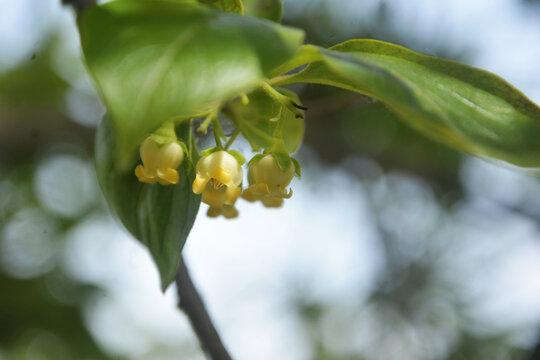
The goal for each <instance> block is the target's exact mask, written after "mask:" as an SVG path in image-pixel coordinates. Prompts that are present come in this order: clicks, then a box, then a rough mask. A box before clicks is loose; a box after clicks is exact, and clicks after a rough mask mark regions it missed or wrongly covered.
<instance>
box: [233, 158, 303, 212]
mask: <svg viewBox="0 0 540 360" xmlns="http://www.w3.org/2000/svg"><path fill="white" fill-rule="evenodd" d="M294 173H295V165H294V163H291V165H290V166H289V168H288V169H287V170H286V171H283V170H281V169H280V168H279V166H278V164H277V162H276V159H274V157H273V156H272V155H266V156H264V157H262V158H261V159H259V160H257V161H256V162H255V163H254V164H251V165H250V167H249V171H248V180H249V185H250V186H249V188H247V189H246V190H244V193H243V194H242V198H244V199H246V200H248V201H257V200H261V201H262V203H263V205H264V206H266V207H280V206H281V205H283V199H284V198H285V199H289V198H290V197H291V196H292V190H290V189H289V191H287V189H286V188H287V186H288V185H289V184H290V183H291V181H292V179H293V177H294Z"/></svg>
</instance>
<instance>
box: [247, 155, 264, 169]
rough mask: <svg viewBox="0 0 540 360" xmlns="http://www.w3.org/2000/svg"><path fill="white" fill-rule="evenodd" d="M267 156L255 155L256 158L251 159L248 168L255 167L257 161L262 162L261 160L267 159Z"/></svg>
mask: <svg viewBox="0 0 540 360" xmlns="http://www.w3.org/2000/svg"><path fill="white" fill-rule="evenodd" d="M265 156H266V154H257V155H255V156H253V157H252V158H251V160H249V162H248V166H252V165H255V163H256V162H257V161H259V160H261V159H262V158H263V157H265Z"/></svg>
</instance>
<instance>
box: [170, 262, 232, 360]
mask: <svg viewBox="0 0 540 360" xmlns="http://www.w3.org/2000/svg"><path fill="white" fill-rule="evenodd" d="M175 280H176V287H177V291H178V297H179V301H178V307H179V308H180V309H181V310H182V311H183V312H184V313H185V314H186V315H187V317H188V318H189V321H190V323H191V326H192V327H193V330H195V333H196V334H197V337H198V338H199V342H200V343H201V347H202V348H203V350H204V352H205V353H206V354H207V355H208V356H209V357H210V359H212V360H232V358H231V356H230V355H229V353H228V352H227V349H225V346H223V343H222V342H221V339H220V337H219V334H218V333H217V331H216V328H215V327H214V324H213V323H212V320H211V319H210V316H209V315H208V312H207V311H206V308H205V306H204V303H203V301H202V299H201V296H200V295H199V293H198V292H197V289H196V288H195V286H194V285H193V281H192V280H191V277H190V275H189V271H188V269H187V267H186V264H185V262H184V259H183V258H182V259H181V260H180V264H179V265H178V270H177V272H176V279H175Z"/></svg>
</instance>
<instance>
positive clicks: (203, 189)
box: [193, 148, 244, 219]
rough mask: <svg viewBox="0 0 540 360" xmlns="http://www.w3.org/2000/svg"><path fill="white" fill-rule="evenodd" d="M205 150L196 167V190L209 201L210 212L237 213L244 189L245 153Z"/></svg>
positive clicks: (215, 215)
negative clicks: (235, 204)
mask: <svg viewBox="0 0 540 360" xmlns="http://www.w3.org/2000/svg"><path fill="white" fill-rule="evenodd" d="M202 154H203V156H202V157H201V158H200V159H199V161H198V162H197V165H196V167H195V171H196V177H195V181H193V192H194V193H195V194H202V202H204V203H205V204H208V205H210V209H209V210H208V214H207V215H208V216H210V217H217V216H219V215H223V216H224V217H226V218H229V219H230V218H235V217H237V216H238V211H237V210H236V209H235V207H234V203H235V202H236V200H237V199H238V197H239V196H240V194H241V192H242V178H243V176H244V175H243V171H242V166H241V165H242V163H243V161H241V160H242V159H243V157H242V156H241V155H240V154H239V153H237V152H235V151H225V150H221V149H219V148H212V149H207V150H205V151H203V152H202Z"/></svg>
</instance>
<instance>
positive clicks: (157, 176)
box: [135, 136, 185, 185]
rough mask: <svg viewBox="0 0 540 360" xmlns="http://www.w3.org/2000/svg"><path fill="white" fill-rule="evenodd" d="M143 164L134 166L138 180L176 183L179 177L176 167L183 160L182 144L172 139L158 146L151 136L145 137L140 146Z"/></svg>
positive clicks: (151, 182)
mask: <svg viewBox="0 0 540 360" xmlns="http://www.w3.org/2000/svg"><path fill="white" fill-rule="evenodd" d="M140 154H141V159H142V162H143V165H138V166H137V167H136V168H135V175H137V178H138V179H139V181H141V182H144V183H147V184H155V183H156V182H159V183H160V184H161V185H174V184H178V181H180V178H179V176H178V171H176V169H177V168H178V166H180V164H181V163H182V161H183V160H184V157H185V154H184V150H183V149H182V146H180V144H178V143H177V142H175V141H173V142H170V143H168V144H165V145H162V146H159V145H158V144H157V143H156V142H155V141H154V140H152V137H151V136H149V137H147V138H146V139H145V140H144V141H143V143H142V144H141V147H140Z"/></svg>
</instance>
